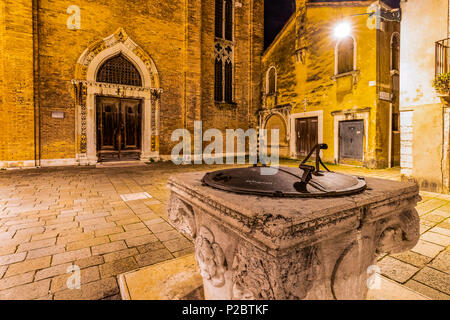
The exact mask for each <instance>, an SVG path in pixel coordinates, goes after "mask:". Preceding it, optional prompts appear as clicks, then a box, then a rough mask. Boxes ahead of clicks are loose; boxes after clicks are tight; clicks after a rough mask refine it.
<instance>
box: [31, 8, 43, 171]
mask: <svg viewBox="0 0 450 320" xmlns="http://www.w3.org/2000/svg"><path fill="white" fill-rule="evenodd" d="M32 6H33V7H32V15H33V17H32V18H33V85H34V95H33V104H34V165H35V166H36V167H40V166H41V113H40V103H39V87H40V81H39V75H40V72H39V0H33V4H32Z"/></svg>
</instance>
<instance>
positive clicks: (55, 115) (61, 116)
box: [52, 111, 64, 119]
mask: <svg viewBox="0 0 450 320" xmlns="http://www.w3.org/2000/svg"><path fill="white" fill-rule="evenodd" d="M52 118H54V119H64V112H63V111H52Z"/></svg>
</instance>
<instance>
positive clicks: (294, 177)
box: [202, 166, 367, 197]
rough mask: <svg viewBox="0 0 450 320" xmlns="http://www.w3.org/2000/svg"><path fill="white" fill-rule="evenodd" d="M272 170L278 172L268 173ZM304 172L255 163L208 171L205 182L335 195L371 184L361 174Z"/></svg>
mask: <svg viewBox="0 0 450 320" xmlns="http://www.w3.org/2000/svg"><path fill="white" fill-rule="evenodd" d="M262 170H264V171H262ZM268 170H273V172H272V173H274V174H272V175H270V174H269V175H267V171H268ZM304 173H305V170H303V169H300V168H294V167H279V168H278V170H276V169H273V168H270V167H261V166H253V167H248V168H234V169H225V170H218V171H214V172H211V173H207V174H206V175H205V176H204V177H203V179H202V182H203V183H204V184H206V185H207V186H210V187H213V188H216V189H220V190H225V191H231V192H234V193H242V194H253V195H265V196H272V197H332V196H340V195H349V194H354V193H358V192H361V191H363V190H365V189H366V187H367V185H366V181H365V180H364V178H361V177H356V176H351V175H346V174H341V173H336V172H327V171H316V172H314V173H312V174H311V175H310V177H309V178H308V179H302V177H303V178H304ZM306 173H307V172H306Z"/></svg>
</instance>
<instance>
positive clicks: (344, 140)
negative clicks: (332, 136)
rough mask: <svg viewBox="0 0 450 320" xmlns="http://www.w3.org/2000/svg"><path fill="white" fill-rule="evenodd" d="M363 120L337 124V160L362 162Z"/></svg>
mask: <svg viewBox="0 0 450 320" xmlns="http://www.w3.org/2000/svg"><path fill="white" fill-rule="evenodd" d="M363 141H364V122H363V120H352V121H341V122H339V158H340V159H354V160H362V159H363V154H364V146H363Z"/></svg>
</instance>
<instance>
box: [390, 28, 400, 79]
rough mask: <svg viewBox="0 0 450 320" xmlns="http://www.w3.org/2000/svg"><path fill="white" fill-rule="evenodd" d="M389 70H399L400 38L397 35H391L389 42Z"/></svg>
mask: <svg viewBox="0 0 450 320" xmlns="http://www.w3.org/2000/svg"><path fill="white" fill-rule="evenodd" d="M391 70H396V71H399V70H400V36H399V34H398V33H394V34H393V35H392V41H391Z"/></svg>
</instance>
